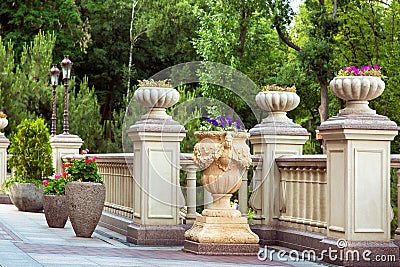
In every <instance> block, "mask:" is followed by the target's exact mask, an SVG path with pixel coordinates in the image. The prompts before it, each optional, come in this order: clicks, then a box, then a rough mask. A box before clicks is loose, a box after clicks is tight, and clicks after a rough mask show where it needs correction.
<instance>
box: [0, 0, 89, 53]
mask: <svg viewBox="0 0 400 267" xmlns="http://www.w3.org/2000/svg"><path fill="white" fill-rule="evenodd" d="M85 29H86V28H85V27H84V24H83V22H82V20H81V18H80V14H79V11H78V8H77V5H76V4H75V1H72V0H66V1H62V0H52V1H49V0H40V1H38V0H30V1H12V0H5V1H2V2H1V3H0V35H1V36H3V37H4V40H6V41H7V42H8V41H11V42H13V43H14V44H15V53H16V54H15V56H17V57H19V56H20V54H21V53H22V51H23V50H22V47H23V46H24V44H25V43H27V44H29V43H30V42H31V41H32V40H33V39H34V37H35V36H36V35H37V34H38V33H39V32H40V31H42V32H54V33H55V37H57V42H56V46H55V49H54V56H55V58H56V56H57V55H60V54H61V55H62V54H71V55H72V56H73V57H74V58H76V57H77V56H78V55H79V54H80V53H81V51H82V50H84V48H85V46H86V44H87V38H88V37H89V36H88V34H87V32H86V31H85Z"/></svg>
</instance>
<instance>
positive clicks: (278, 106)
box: [256, 91, 300, 122]
mask: <svg viewBox="0 0 400 267" xmlns="http://www.w3.org/2000/svg"><path fill="white" fill-rule="evenodd" d="M256 103H257V105H258V106H259V107H260V108H262V109H263V110H265V111H268V112H270V113H269V115H268V117H267V118H265V119H264V120H263V122H291V121H292V120H291V119H289V118H288V117H287V116H286V113H287V112H288V111H291V110H293V109H295V108H296V107H297V106H298V105H299V103H300V97H299V96H298V95H297V94H296V93H295V92H280V91H263V92H259V93H258V94H257V95H256Z"/></svg>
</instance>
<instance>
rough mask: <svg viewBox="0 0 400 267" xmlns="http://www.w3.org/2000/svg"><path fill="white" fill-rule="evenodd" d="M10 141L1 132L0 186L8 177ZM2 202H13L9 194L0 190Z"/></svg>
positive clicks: (0, 201) (0, 202) (0, 200)
mask: <svg viewBox="0 0 400 267" xmlns="http://www.w3.org/2000/svg"><path fill="white" fill-rule="evenodd" d="M9 144H10V141H9V140H8V139H7V138H6V137H5V136H4V134H3V133H0V187H1V185H2V184H3V182H4V181H5V180H6V179H7V148H8V145H9ZM0 204H11V201H10V198H9V196H8V195H6V194H4V193H3V192H1V191H0Z"/></svg>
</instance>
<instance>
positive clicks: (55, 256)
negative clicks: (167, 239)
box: [0, 204, 316, 267]
mask: <svg viewBox="0 0 400 267" xmlns="http://www.w3.org/2000/svg"><path fill="white" fill-rule="evenodd" d="M124 238H125V237H124V236H122V235H119V234H117V233H114V232H112V231H110V230H108V229H105V228H102V227H98V228H97V230H96V232H95V233H94V234H93V236H92V238H78V237H76V236H75V234H74V232H73V229H72V227H71V224H70V222H67V225H66V227H65V228H63V229H56V228H49V227H48V226H47V223H46V220H45V218H44V214H43V213H29V212H20V211H18V210H17V209H16V208H15V207H14V206H13V205H1V204H0V266H1V267H5V266H11V267H17V266H18V267H19V266H29V267H36V266H44V267H52V266H54V267H55V266H57V267H66V266H74V267H80V266H82V267H85V266H86V267H89V266H113V267H118V266H121V267H123V266H138V267H142V266H154V267H161V266H165V267H170V266H171V267H172V266H174V267H175V266H185V267H186V266H193V267H197V266H199V267H213V266H218V267H233V266H235V267H239V266H242V267H249V266H255V265H258V266H261V265H263V266H299V267H300V266H316V265H314V264H311V263H310V264H311V265H302V264H300V265H299V264H296V263H293V264H292V263H289V262H283V261H278V260H273V261H270V260H266V261H260V260H258V258H257V256H204V255H195V254H191V253H186V252H183V251H182V247H154V246H153V247H151V246H138V245H129V246H128V245H127V243H126V242H125V240H123V239H124Z"/></svg>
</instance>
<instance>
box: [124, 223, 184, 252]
mask: <svg viewBox="0 0 400 267" xmlns="http://www.w3.org/2000/svg"><path fill="white" fill-rule="evenodd" d="M190 227H191V225H185V224H181V225H140V224H136V223H132V224H129V225H128V227H127V237H126V240H127V241H128V242H130V243H133V244H136V245H156V246H182V245H183V242H184V240H185V238H184V234H185V231H186V230H188V229H189V228H190Z"/></svg>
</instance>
